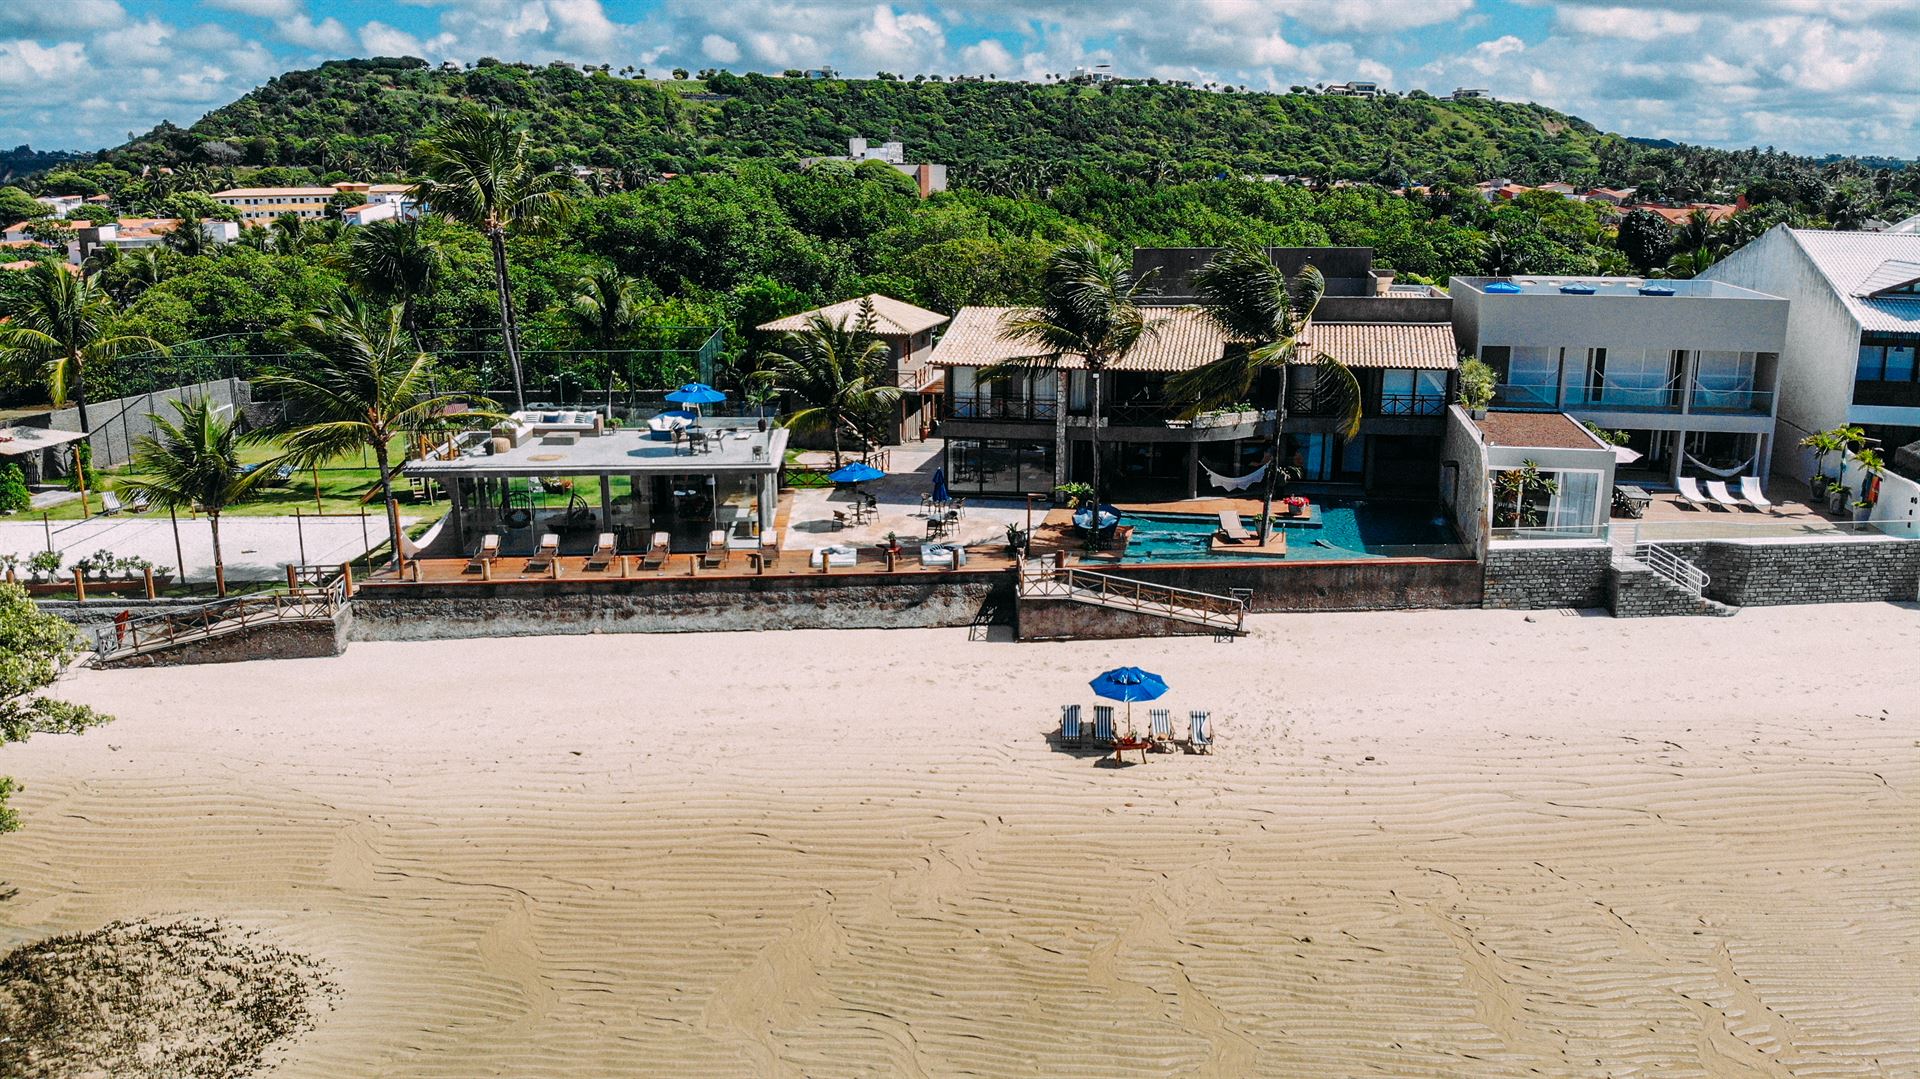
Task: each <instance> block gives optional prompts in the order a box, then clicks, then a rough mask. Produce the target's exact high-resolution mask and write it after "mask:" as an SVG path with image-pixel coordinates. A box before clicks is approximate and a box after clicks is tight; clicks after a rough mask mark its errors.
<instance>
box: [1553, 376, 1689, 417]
mask: <svg viewBox="0 0 1920 1079" xmlns="http://www.w3.org/2000/svg"><path fill="white" fill-rule="evenodd" d="M1685 398H1686V391H1685V388H1684V387H1683V386H1682V385H1681V383H1680V380H1679V379H1674V380H1673V381H1671V382H1669V383H1667V384H1666V385H1664V386H1632V385H1623V384H1621V383H1618V382H1614V381H1611V380H1604V381H1602V382H1601V383H1600V385H1598V386H1588V385H1576V386H1574V387H1572V388H1571V389H1569V390H1568V391H1567V402H1566V407H1568V408H1587V409H1602V408H1604V409H1612V410H1616V411H1621V412H1678V411H1680V403H1681V401H1683V400H1685Z"/></svg>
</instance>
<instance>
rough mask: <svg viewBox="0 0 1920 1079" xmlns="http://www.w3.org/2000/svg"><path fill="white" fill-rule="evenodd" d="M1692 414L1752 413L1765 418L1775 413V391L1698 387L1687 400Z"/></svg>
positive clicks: (1694, 388) (1695, 387) (1688, 409)
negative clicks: (1770, 413) (1772, 412)
mask: <svg viewBox="0 0 1920 1079" xmlns="http://www.w3.org/2000/svg"><path fill="white" fill-rule="evenodd" d="M1687 411H1688V412H1692V413H1702V414H1705V413H1718V414H1725V413H1733V414H1739V413H1750V414H1756V415H1761V416H1764V415H1766V414H1768V413H1769V412H1771V411H1773V391H1771V390H1755V389H1731V390H1720V389H1710V388H1708V387H1706V386H1699V385H1696V386H1694V387H1693V392H1692V393H1691V394H1690V395H1689V397H1688V400H1687Z"/></svg>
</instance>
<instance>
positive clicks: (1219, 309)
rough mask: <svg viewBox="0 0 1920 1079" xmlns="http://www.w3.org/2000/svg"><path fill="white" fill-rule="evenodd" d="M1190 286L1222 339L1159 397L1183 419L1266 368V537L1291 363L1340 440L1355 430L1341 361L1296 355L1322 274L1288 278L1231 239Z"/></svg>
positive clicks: (1248, 387)
mask: <svg viewBox="0 0 1920 1079" xmlns="http://www.w3.org/2000/svg"><path fill="white" fill-rule="evenodd" d="M1193 281H1194V288H1195V290H1196V291H1197V292H1198V294H1199V296H1200V301H1201V310H1202V311H1204V312H1205V313H1206V316H1207V319H1208V320H1209V321H1211V322H1212V323H1213V324H1214V325H1215V326H1216V327H1218V328H1219V330H1220V332H1221V333H1222V334H1224V335H1225V336H1226V339H1227V344H1226V349H1225V350H1224V351H1223V352H1222V353H1221V356H1220V358H1219V359H1217V360H1214V361H1213V362H1212V363H1209V364H1207V365H1206V366H1204V367H1197V368H1194V369H1193V370H1190V371H1182V372H1181V373H1179V374H1177V375H1175V376H1173V377H1172V378H1171V379H1168V380H1167V395H1168V396H1169V397H1171V398H1173V399H1174V400H1175V401H1179V402H1182V403H1183V404H1185V406H1186V414H1187V415H1188V416H1189V417H1192V416H1194V415H1197V414H1198V413H1201V412H1204V411H1206V410H1207V409H1210V408H1219V407H1221V406H1223V405H1226V404H1228V403H1229V402H1233V401H1244V400H1246V399H1247V398H1249V397H1250V396H1252V394H1253V391H1254V388H1255V386H1256V384H1257V383H1258V382H1259V380H1260V379H1261V378H1262V377H1263V376H1264V375H1266V373H1267V372H1272V375H1271V378H1272V381H1273V384H1274V394H1273V439H1272V442H1271V444H1270V445H1269V446H1268V449H1267V477H1266V484H1265V491H1264V494H1263V495H1262V496H1261V503H1260V542H1261V543H1262V544H1265V543H1266V542H1267V540H1268V538H1269V537H1270V536H1271V535H1272V527H1273V523H1272V522H1273V498H1274V493H1275V491H1276V489H1277V488H1278V486H1279V481H1280V473H1281V472H1282V471H1283V470H1284V468H1285V466H1284V465H1282V464H1281V454H1282V453H1283V452H1284V451H1285V445H1286V435H1285V428H1286V424H1287V382H1288V378H1287V376H1288V373H1289V370H1290V369H1291V368H1292V367H1293V366H1294V365H1296V364H1304V363H1311V364H1313V365H1314V368H1315V370H1314V380H1313V392H1314V401H1315V404H1316V405H1318V406H1321V407H1322V408H1324V409H1325V410H1326V411H1328V412H1330V413H1331V414H1332V415H1333V417H1334V419H1335V420H1336V422H1338V423H1339V424H1340V428H1341V437H1342V438H1352V437H1353V436H1354V435H1356V434H1358V433H1359V431H1360V414H1361V407H1360V383H1359V381H1358V380H1357V379H1355V378H1354V376H1353V372H1352V371H1350V370H1348V369H1347V367H1346V365H1345V364H1342V363H1341V362H1340V361H1338V360H1336V359H1334V358H1333V357H1331V356H1328V355H1326V354H1325V353H1315V354H1312V355H1310V356H1303V355H1302V354H1301V347H1302V342H1301V340H1300V337H1301V334H1302V333H1303V332H1304V331H1305V330H1306V329H1307V326H1308V324H1309V323H1310V322H1311V321H1312V319H1313V311H1314V308H1315V307H1316V306H1318V305H1319V303H1320V296H1321V295H1322V294H1323V293H1325V292H1326V290H1327V282H1326V278H1324V277H1322V276H1321V274H1320V271H1319V270H1317V269H1315V268H1314V267H1312V266H1308V267H1306V268H1304V269H1302V270H1301V271H1300V272H1299V273H1298V274H1296V275H1295V276H1294V278H1293V280H1292V281H1291V282H1289V281H1288V280H1287V278H1286V275H1285V274H1283V273H1281V272H1280V269H1279V268H1278V267H1276V266H1275V265H1274V264H1273V260H1271V259H1269V258H1268V257H1267V253H1266V252H1265V251H1264V250H1262V249H1261V248H1260V247H1259V246H1258V245H1254V244H1236V245H1234V246H1231V247H1228V248H1226V249H1225V250H1223V251H1221V252H1220V253H1219V254H1217V255H1215V256H1214V258H1213V260H1212V261H1211V262H1209V263H1208V264H1207V265H1206V267H1205V268H1204V269H1202V270H1201V271H1200V272H1199V273H1197V274H1195V275H1194V279H1193Z"/></svg>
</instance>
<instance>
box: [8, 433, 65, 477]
mask: <svg viewBox="0 0 1920 1079" xmlns="http://www.w3.org/2000/svg"><path fill="white" fill-rule="evenodd" d="M85 437H87V436H85V435H83V434H81V433H80V432H78V431H55V430H51V429H49V428H45V427H0V457H7V458H14V459H15V461H14V462H13V463H17V464H19V465H20V470H21V472H23V473H24V474H25V475H26V479H27V482H28V483H45V482H47V480H48V478H49V477H52V476H59V475H64V474H65V467H64V465H63V464H62V462H61V461H60V460H59V459H58V455H57V454H56V453H55V452H54V451H56V450H58V449H60V447H62V446H65V445H68V444H70V443H74V442H78V441H80V440H81V439H83V438H85Z"/></svg>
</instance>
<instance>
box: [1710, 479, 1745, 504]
mask: <svg viewBox="0 0 1920 1079" xmlns="http://www.w3.org/2000/svg"><path fill="white" fill-rule="evenodd" d="M1707 497H1708V498H1711V499H1713V500H1714V501H1715V502H1718V503H1720V504H1721V505H1722V506H1725V507H1727V508H1728V509H1730V510H1737V509H1739V508H1740V507H1742V506H1744V505H1746V503H1744V502H1742V501H1740V500H1739V499H1737V498H1735V497H1733V493H1732V492H1730V491H1728V490H1727V481H1726V480H1708V481H1707Z"/></svg>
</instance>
